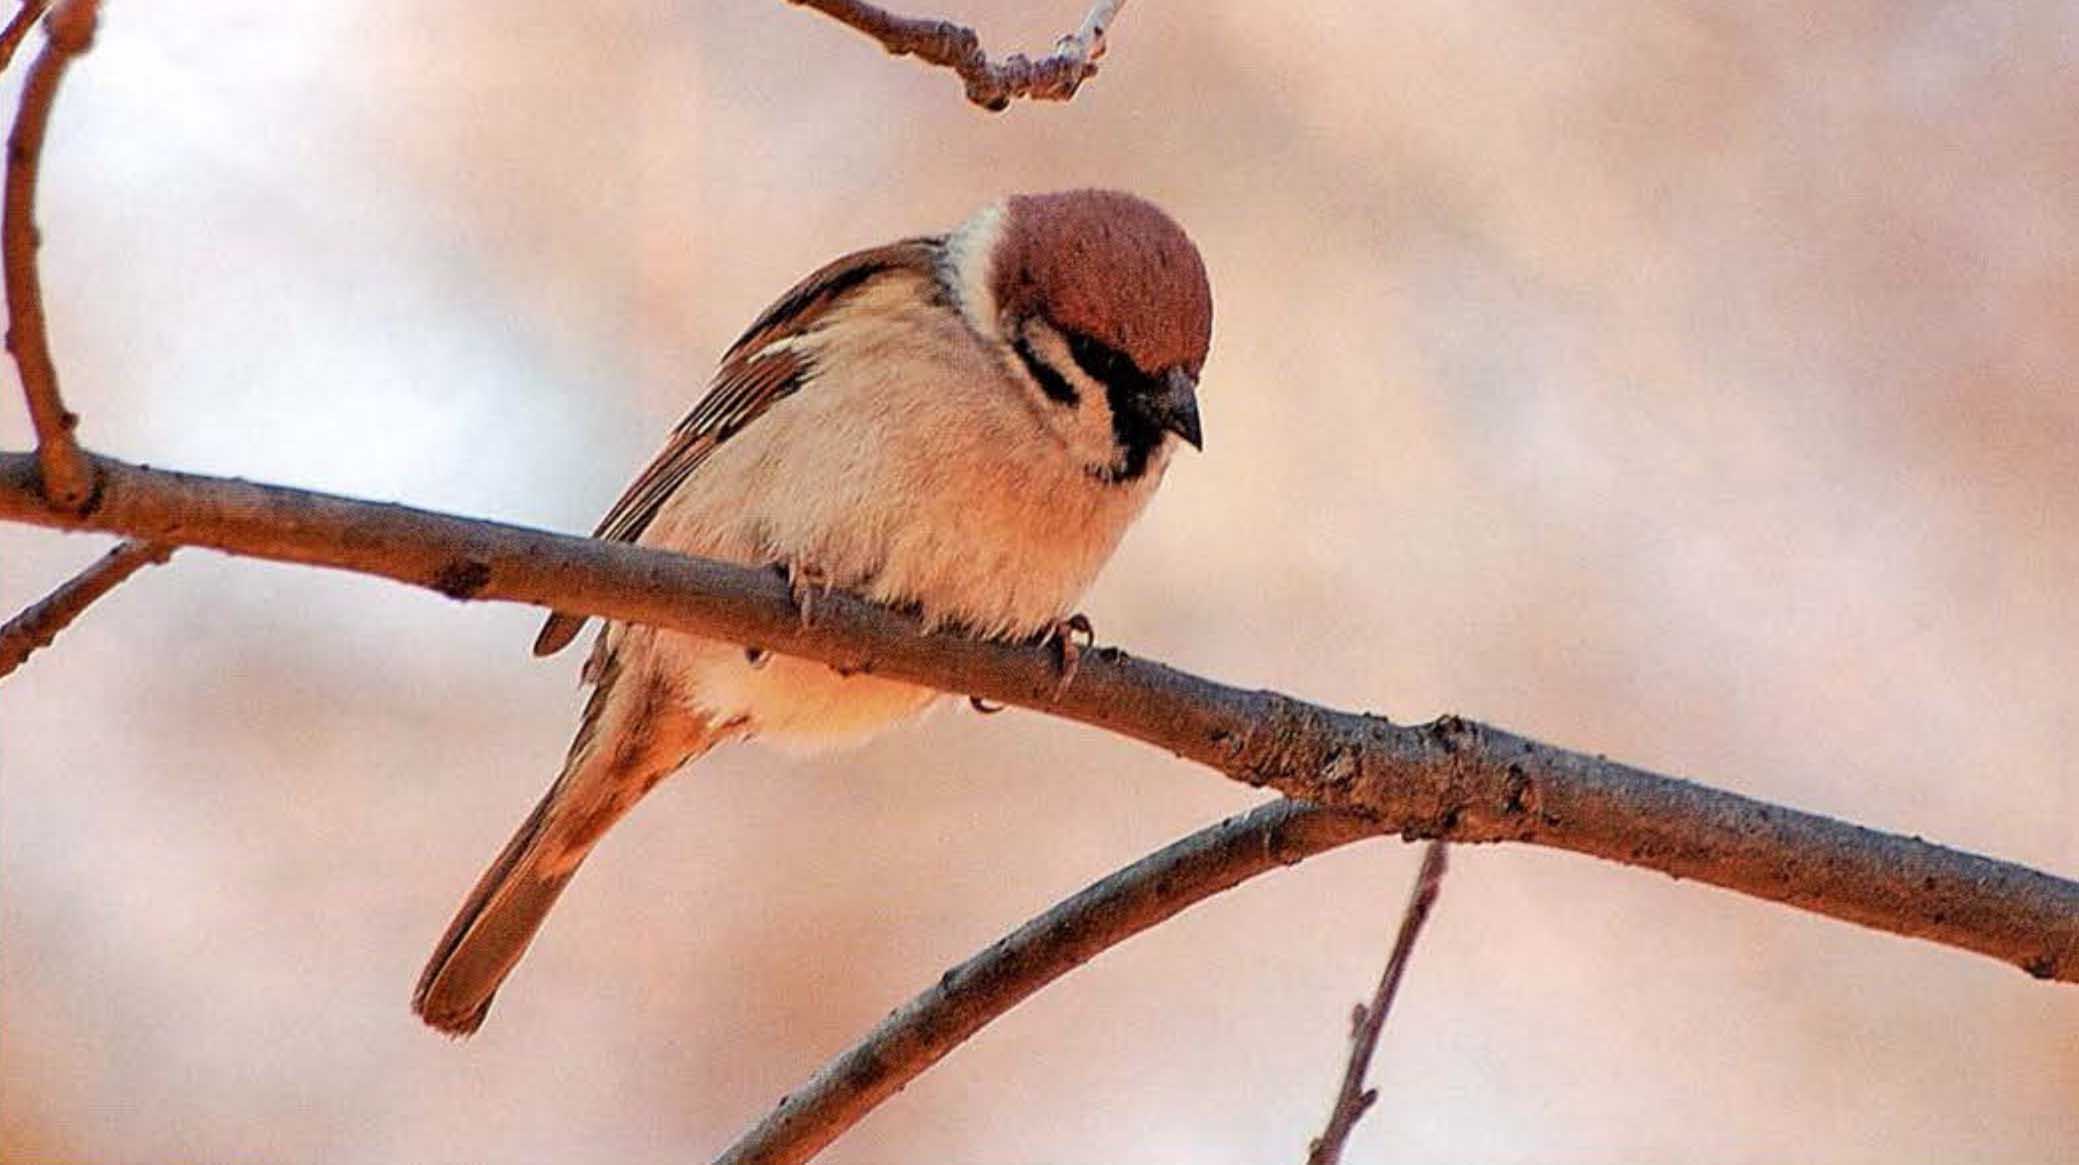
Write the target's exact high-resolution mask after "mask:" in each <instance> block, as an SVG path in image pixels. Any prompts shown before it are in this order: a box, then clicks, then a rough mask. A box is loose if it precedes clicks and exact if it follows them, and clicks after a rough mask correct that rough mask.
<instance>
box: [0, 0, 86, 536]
mask: <svg viewBox="0 0 2079 1165" xmlns="http://www.w3.org/2000/svg"><path fill="white" fill-rule="evenodd" d="M27 10H28V9H27V8H26V7H24V9H23V11H24V12H26V11H27ZM99 14H100V5H99V3H98V0H65V3H63V4H61V5H60V6H59V7H58V10H57V11H56V12H53V13H52V14H51V17H50V19H49V20H47V21H45V22H44V28H45V30H46V31H47V33H48V34H49V39H48V40H46V41H45V42H44V45H43V51H42V52H41V53H39V54H37V57H36V63H35V64H33V65H30V66H29V79H28V80H27V81H26V82H24V83H23V86H22V103H21V107H20V108H19V109H18V110H16V112H15V120H14V131H13V132H12V133H10V134H9V135H8V138H7V192H6V205H5V208H4V209H0V265H4V270H5V279H6V286H7V350H8V351H10V352H12V353H14V360H15V363H16V364H17V365H19V366H20V367H21V370H22V391H23V392H24V393H25V394H26V395H27V396H28V398H29V420H30V422H31V423H32V424H33V425H35V427H36V455H37V458H38V459H39V461H40V462H41V464H42V469H43V477H42V482H41V488H42V492H43V495H44V496H45V497H46V498H48V499H49V500H50V503H51V505H53V506H56V507H58V508H59V509H63V510H72V511H77V510H79V509H81V508H83V507H84V506H86V504H87V501H88V498H89V496H90V495H91V494H92V493H93V488H94V479H93V476H92V474H91V471H90V469H89V466H88V464H87V460H86V458H85V457H83V456H82V455H81V454H80V449H79V443H78V441H76V440H75V439H74V438H73V435H72V429H73V426H74V425H76V424H78V423H79V418H78V417H76V416H74V415H73V414H72V413H70V412H67V411H66V409H65V401H64V398H62V397H61V396H59V395H58V369H57V365H55V364H53V363H52V362H51V348H50V337H49V336H48V335H47V334H46V332H45V329H44V322H43V280H42V277H41V276H40V275H38V274H37V270H36V247H37V242H38V239H37V233H36V170H37V165H38V163H39V162H40V161H41V159H42V155H43V138H44V131H45V130H46V129H48V128H49V126H50V120H51V105H52V103H53V102H55V101H56V100H57V98H58V82H59V81H60V80H63V79H64V76H65V66H66V65H69V64H71V63H72V58H74V57H76V56H78V55H79V54H81V53H83V52H86V51H87V49H89V48H90V47H92V46H93V43H94V25H95V22H96V20H97V19H98V17H99ZM16 19H17V20H19V19H20V16H19V15H17V17H16ZM9 31H10V32H12V31H13V28H12V27H11V26H10V28H9ZM16 39H17V40H19V39H20V38H19V36H17V38H16ZM10 51H12V49H11V48H10Z"/></svg>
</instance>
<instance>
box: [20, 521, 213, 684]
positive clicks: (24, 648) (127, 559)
mask: <svg viewBox="0 0 2079 1165" xmlns="http://www.w3.org/2000/svg"><path fill="white" fill-rule="evenodd" d="M172 553H173V548H172V547H170V546H157V545H154V544H152V543H150V542H136V541H130V542H124V543H122V544H121V545H119V546H117V547H116V548H115V549H113V550H111V551H109V552H108V553H107V554H104V555H102V556H101V557H100V558H98V559H96V560H95V562H94V564H93V565H92V566H89V567H87V568H86V569H85V570H83V571H80V572H79V573H78V574H76V575H74V576H72V578H71V579H69V580H67V581H66V583H65V584H64V585H63V586H60V587H59V588H58V589H57V590H54V591H52V592H51V593H50V594H49V595H47V596H45V597H44V598H42V599H40V600H38V601H36V602H34V603H31V604H30V605H29V606H28V607H27V608H25V609H23V611H22V613H21V614H19V615H16V616H15V617H14V618H12V619H9V620H8V621H7V623H6V625H5V626H0V678H4V677H6V676H8V675H11V674H13V672H14V669H16V668H18V667H20V666H22V664H23V662H24V661H26V660H27V659H28V658H29V656H30V655H32V654H34V653H35V652H36V650H37V649H38V648H42V647H49V646H50V642H51V640H53V639H55V638H57V635H58V632H60V631H63V630H64V629H65V628H67V627H70V626H71V625H72V621H73V620H74V619H77V618H79V617H80V614H81V613H82V612H84V611H85V610H86V609H87V608H88V607H89V606H91V605H92V604H93V602H94V600H96V599H98V598H100V597H101V596H103V595H105V594H107V593H108V592H110V591H112V590H114V589H116V587H117V586H119V585H121V583H122V581H123V580H124V579H126V578H129V577H130V576H131V575H133V574H136V573H137V572H138V571H140V570H142V569H144V568H145V567H147V566H150V565H152V564H153V563H158V562H164V561H166V559H167V557H168V556H169V555H171V554H172Z"/></svg>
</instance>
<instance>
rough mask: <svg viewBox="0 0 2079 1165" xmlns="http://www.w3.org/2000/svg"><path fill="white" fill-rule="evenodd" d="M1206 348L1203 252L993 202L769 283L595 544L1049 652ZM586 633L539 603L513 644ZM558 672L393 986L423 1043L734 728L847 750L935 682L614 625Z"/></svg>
mask: <svg viewBox="0 0 2079 1165" xmlns="http://www.w3.org/2000/svg"><path fill="white" fill-rule="evenodd" d="M1211 340H1212V289H1211V286H1210V284H1209V282H1208V278H1207V274H1206V268H1205V264H1204V261H1203V259H1202V258H1201V256H1200V254H1199V251H1198V248H1197V246H1196V245H1195V244H1194V243H1193V242H1192V241H1191V239H1190V237H1189V236H1188V235H1187V234H1186V233H1185V231H1184V229H1183V228H1182V227H1181V226H1179V225H1178V224H1177V222H1176V221H1175V220H1174V219H1173V218H1171V217H1170V216H1169V215H1168V214H1167V213H1166V212H1164V211H1163V210H1162V209H1160V208H1159V207H1157V206H1156V205H1155V204H1153V203H1152V202H1149V201H1147V200H1145V199H1143V198H1141V197H1139V196H1137V195H1133V194H1129V193H1125V192H1121V191H1114V190H1099V189H1080V190H1069V191H1061V192H1053V193H1041V194H1018V195H1012V196H1010V197H1007V198H1004V199H1001V200H999V201H997V202H994V203H992V204H990V205H988V206H986V207H984V208H982V209H981V210H979V211H976V212H975V213H974V214H972V215H971V216H970V217H969V218H967V219H966V221H964V222H963V223H961V224H960V225H959V226H958V227H956V228H954V229H953V230H951V231H949V232H946V233H944V234H939V235H929V236H919V237H914V238H907V239H903V240H900V241H898V242H893V243H888V244H886V245H883V246H877V247H871V248H868V249H865V250H861V251H856V252H853V253H851V254H847V255H845V256H843V257H842V258H839V259H837V260H835V261H833V262H831V263H829V264H827V265H825V266H823V267H822V268H820V269H818V270H816V271H815V272H814V273H812V274H810V275H809V276H808V277H807V278H805V279H803V280H802V281H801V282H800V283H798V284H796V285H795V286H794V287H793V288H792V289H790V290H789V291H787V292H786V293H785V294H784V295H782V296H781V297H780V298H779V299H778V300H777V301H776V302H775V303H773V304H772V306H771V307H769V308H767V309H766V310H765V311H764V312H763V313H762V314H760V315H759V316H758V317H757V318H756V319H755V321H754V322H753V323H752V324H751V326H750V327H749V329H747V330H746V331H745V332H744V333H743V335H742V337H741V338H739V339H738V340H737V341H736V342H735V343H734V344H733V345H731V346H730V347H729V349H728V350H727V351H726V352H725V353H724V354H723V357H722V359H721V361H720V364H719V367H718V369H717V371H716V374H715V376H714V378H713V380H712V381H711V382H710V384H709V387H708V390H707V392H706V394H705V395H704V396H703V397H702V398H701V399H700V401H699V402H698V403H697V404H696V405H695V406H694V408H693V410H692V411H691V412H690V413H688V414H687V415H686V417H685V419H684V420H683V421H681V422H680V423H679V425H678V426H677V427H676V428H675V429H674V430H673V431H672V433H671V435H670V437H669V439H668V440H667V441H666V443H665V445H664V448H663V450H662V451H661V452H660V453H658V454H657V456H656V458H655V459H654V460H653V461H651V462H650V464H649V466H648V467H647V468H645V469H644V470H643V471H642V473H641V474H640V475H639V476H637V477H636V478H635V480H634V482H633V483H632V484H630V485H629V486H628V488H627V490H626V491H625V492H624V493H623V494H622V495H621V497H620V499H619V500H618V501H617V502H615V503H614V505H613V507H612V509H610V510H609V511H608V512H607V515H606V517H605V518H604V519H603V520H602V521H601V522H600V524H599V527H598V529H597V531H596V532H595V534H594V537H596V538H601V539H607V540H612V541H621V542H633V543H635V544H638V545H642V546H648V547H655V548H659V549H665V550H672V551H677V552H680V553H684V554H691V555H698V556H702V557H707V558H712V559H719V560H723V561H728V562H734V563H739V564H743V565H750V566H769V567H773V568H775V569H779V570H784V571H786V572H787V573H788V576H789V578H790V579H792V580H793V581H794V584H795V589H794V593H795V594H796V596H797V603H798V604H800V605H801V608H802V611H803V613H804V615H805V616H806V615H807V614H808V612H809V610H810V609H811V608H810V603H811V602H812V596H813V594H814V593H815V590H816V589H819V588H821V589H836V590H841V591H844V592H846V593H848V594H852V595H856V596H858V597H861V598H864V599H867V600H869V601H872V602H877V603H882V604H886V605H889V606H893V607H898V608H902V609H907V610H911V611H914V612H915V613H916V614H917V615H918V616H919V617H920V618H921V619H922V621H923V623H924V625H925V626H926V627H927V628H948V629H955V628H957V629H959V630H960V631H963V632H965V633H969V634H974V635H979V636H984V637H991V638H997V639H1006V640H1030V641H1040V640H1044V639H1046V638H1048V637H1049V636H1058V637H1060V641H1061V643H1062V644H1063V646H1064V648H1066V647H1067V646H1068V645H1069V644H1070V642H1071V641H1070V640H1069V639H1068V638H1067V636H1068V635H1069V634H1070V630H1069V628H1070V626H1071V625H1072V624H1075V623H1077V622H1078V621H1080V620H1081V616H1080V615H1076V616H1075V617H1074V619H1071V618H1070V616H1071V613H1072V612H1073V609H1074V607H1075V605H1076V603H1077V602H1078V601H1079V600H1080V598H1081V596H1082V595H1083V593H1084V591H1085V590H1086V589H1087V588H1088V587H1089V585H1090V584H1091V582H1092V581H1093V580H1094V579H1095V578H1096V576H1097V574H1098V571H1099V569H1100V568H1101V567H1102V566H1103V565H1104V563H1105V561H1106V560H1107V559H1108V558H1110V557H1111V555H1112V553H1113V551H1114V549H1115V548H1116V547H1117V546H1118V544H1119V542H1120V539H1121V537H1122V536H1123V535H1124V533H1125V531H1126V529H1127V527H1128V526H1129V525H1131V524H1132V523H1133V521H1134V520H1135V519H1136V518H1137V517H1138V516H1139V515H1140V513H1141V512H1142V510H1143V508H1144V507H1145V506H1146V505H1147V503H1148V501H1149V499H1150V497H1151V496H1152V495H1153V493H1154V492H1155V489H1156V487H1157V486H1158V485H1159V484H1160V483H1161V481H1162V478H1163V475H1164V472H1165V470H1166V469H1167V467H1168V465H1169V463H1170V459H1171V457H1172V455H1173V454H1174V453H1175V451H1176V448H1177V446H1178V444H1179V443H1188V444H1189V445H1191V446H1192V447H1193V448H1194V449H1200V450H1202V449H1203V448H1204V439H1203V436H1202V433H1201V431H1200V419H1199V408H1198V382H1199V378H1200V375H1201V372H1202V369H1203V367H1204V364H1205V361H1206V356H1207V352H1208V349H1209V347H1210V344H1211ZM585 622H586V620H585V618H584V617H583V616H580V615H573V614H566V613H560V612H559V613H554V614H552V615H550V617H549V619H548V621H547V623H546V624H545V625H544V626H543V627H542V630H541V633H540V635H539V637H538V638H537V639H536V640H535V643H534V651H535V654H536V655H540V656H546V655H551V654H554V653H555V652H557V651H560V650H562V649H563V648H564V647H566V646H568V645H569V644H570V643H571V642H572V641H573V640H574V639H575V638H576V637H577V635H578V633H579V632H580V630H581V629H582V628H583V626H584V623H585ZM1080 625H1081V626H1082V627H1083V628H1085V629H1087V623H1081V624H1080ZM1071 662H1072V661H1071ZM582 678H583V682H584V683H585V684H586V685H588V686H589V689H590V690H589V694H588V695H587V696H586V698H585V703H584V708H583V712H582V714H581V716H580V719H579V722H578V727H577V731H576V733H575V736H574V738H573V739H572V741H571V744H570V748H569V751H568V753H567V754H566V756H565V759H564V762H563V767H562V770H561V772H560V774H559V775H558V776H557V778H556V780H555V783H554V784H553V785H551V786H550V788H549V790H548V792H547V794H546V795H545V796H544V797H543V798H542V799H541V802H540V803H539V804H538V805H536V807H535V808H534V811H533V812H532V813H531V814H529V815H528V817H527V818H526V820H525V821H524V822H522V824H521V825H520V827H519V829H518V831H517V832H516V833H514V835H513V837H512V839H511V840H510V841H509V842H507V843H506V846H505V848H504V849H503V850H502V851H500V853H499V854H498V856H497V857H496V859H494V860H493V861H492V863H491V865H490V867H489V869H487V870H486V871H485V872H484V874H483V876H482V878H481V879H479V880H478V882H477V884H476V886H475V888H474V889H473V890H471V891H470V893H469V895H468V897H467V898H466V899H465V900H464V902H463V904H462V906H461V908H460V910H459V911H458V912H457V913H456V915H455V918H454V921H453V922H452V923H451V924H450V925H449V926H448V929H447V931H446V933H445V934H443V935H442V937H441V939H440V941H439V943H438V944H437V945H436V947H435V948H434V952H433V955H432V958H431V959H430V960H429V961H428V962H427V964H426V968H425V971H424V973H423V974H422V975H421V976H420V978H419V981H418V985H417V988H416V990H415V991H414V992H413V995H412V1009H413V1011H414V1012H416V1013H417V1014H418V1016H419V1017H420V1018H421V1019H423V1020H424V1021H425V1022H426V1023H427V1024H428V1025H430V1026H432V1027H433V1028H435V1029H438V1030H440V1031H443V1032H445V1033H447V1034H449V1035H452V1036H458V1037H459V1036H465V1035H468V1034H470V1033H473V1032H475V1031H476V1030H477V1029H478V1028H479V1027H480V1026H481V1025H482V1023H483V1022H484V1017H485V1015H486V1014H487V1013H488V1011H489V1010H490V1006H491V1002H492V998H493V996H494V995H495V994H496V993H497V991H498V989H499V987H500V985H501V984H502V983H503V982H504V980H505V978H506V976H507V975H508V974H509V973H511V971H512V970H513V968H514V966H515V965H516V964H517V963H518V961H519V959H520V957H521V955H523V954H524V953H525V951H526V949H527V947H528V945H529V944H530V943H531V942H532V941H533V939H534V936H535V934H536V932H537V931H538V930H539V928H540V926H541V924H542V920H543V919H544V917H545V916H546V915H547V913H548V911H549V909H550V907H551V906H553V905H554V904H555V902H556V899H557V897H558V896H559V895H560V894H561V893H562V892H563V889H564V887H565V886H566V885H568V884H569V882H570V879H571V876H572V875H573V874H574V873H575V872H576V871H577V868H578V865H579V863H581V862H582V861H584V859H585V857H586V855H587V854H589V853H590V852H591V850H592V848H593V846H594V845H595V844H597V842H598V841H599V839H600V837H601V836H602V835H603V834H604V833H605V832H606V831H607V829H608V828H609V827H611V826H612V825H613V824H614V823H615V822H616V821H618V820H619V819H620V818H621V817H622V816H623V815H624V814H626V813H627V812H628V811H629V810H630V809H632V808H633V807H634V806H635V804H636V803H637V802H638V801H640V800H641V799H642V797H643V796H644V795H645V794H647V793H648V792H649V791H650V790H651V789H652V788H654V787H655V786H656V785H657V784H658V783H659V782H660V781H662V780H663V779H664V778H665V777H666V776H669V775H670V774H671V773H673V772H675V771H677V770H678V769H679V768H680V767H681V766H683V765H685V764H686V763H687V762H689V761H692V760H694V759H695V758H698V757H700V756H702V755H704V754H705V753H707V752H708V751H709V750H710V749H713V748H714V747H716V746H717V745H721V744H726V743H734V742H739V741H745V740H750V739H754V738H755V739H757V740H760V741H761V742H769V743H774V744H777V745H779V746H780V747H782V748H789V749H795V750H808V751H813V750H817V749H826V748H833V747H841V746H844V745H847V744H852V743H856V742H859V741H862V740H864V739H866V738H867V737H869V736H872V735H874V734H875V733H877V732H879V731H881V730H883V729H885V728H887V727H889V726H891V725H893V724H896V723H898V722H900V721H903V720H905V719H908V718H910V717H912V716H914V715H916V714H917V713H919V712H921V711H923V710H924V709H925V707H927V706H928V705H930V704H931V703H932V702H933V701H935V700H937V699H939V698H940V696H941V695H942V694H941V693H939V692H937V691H934V690H932V689H929V688H924V687H919V686H915V685H912V684H907V683H901V682H898V681H894V680H889V679H885V678H881V677H876V676H871V675H862V674H854V675H840V674H838V673H837V672H836V671H834V670H832V669H831V668H829V667H827V666H826V665H824V664H821V663H816V662H813V661H809V660H802V659H798V658H793V657H788V656H783V655H777V654H768V653H765V652H763V651H760V650H757V649H755V648H746V647H744V646H742V645H739V644H731V643H724V642H721V641H718V640H712V639H707V638H702V637H699V636H693V635H687V634H683V633H680V632H676V631H669V630H664V629H660V628H655V627H648V626H642V625H637V624H630V623H621V622H615V621H608V622H606V623H605V624H604V626H603V627H602V628H601V630H600V631H599V633H598V635H597V637H596V638H595V640H594V642H593V647H592V651H591V654H590V656H589V657H588V659H587V661H586V663H585V665H584V668H583V672H582ZM978 706H979V705H978Z"/></svg>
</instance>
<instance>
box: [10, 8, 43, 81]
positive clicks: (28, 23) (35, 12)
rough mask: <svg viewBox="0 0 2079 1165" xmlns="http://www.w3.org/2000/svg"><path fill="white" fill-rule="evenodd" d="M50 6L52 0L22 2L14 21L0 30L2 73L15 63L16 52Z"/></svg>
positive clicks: (16, 11)
mask: <svg viewBox="0 0 2079 1165" xmlns="http://www.w3.org/2000/svg"><path fill="white" fill-rule="evenodd" d="M50 6H51V0H22V6H21V7H20V8H17V9H16V10H15V13H14V19H12V20H9V21H8V22H7V27H6V28H0V73H4V72H6V71H7V66H8V65H10V64H12V63H13V62H14V51H15V50H16V49H18V48H20V47H22V39H23V38H24V37H26V36H28V35H29V30H30V29H31V28H33V27H35V25H36V21H37V20H38V19H39V18H40V17H42V16H43V13H44V10H45V9H47V8H49V7H50Z"/></svg>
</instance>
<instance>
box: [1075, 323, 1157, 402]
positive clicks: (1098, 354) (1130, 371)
mask: <svg viewBox="0 0 2079 1165" xmlns="http://www.w3.org/2000/svg"><path fill="white" fill-rule="evenodd" d="M1068 354H1069V355H1070V356H1073V357H1074V358H1075V361H1076V366H1077V367H1079V368H1081V369H1082V370H1083V375H1085V376H1088V377H1089V378H1090V379H1092V380H1094V381H1096V382H1097V383H1099V384H1102V385H1104V386H1105V387H1106V388H1107V389H1110V390H1111V391H1112V392H1114V393H1120V392H1125V393H1139V392H1153V391H1155V390H1157V389H1158V388H1159V387H1160V386H1159V385H1157V384H1155V382H1154V377H1151V376H1148V375H1147V374H1145V373H1143V372H1142V371H1141V370H1140V369H1138V368H1136V367H1134V365H1133V361H1132V360H1130V359H1128V358H1127V356H1126V353H1124V352H1121V351H1119V350H1118V349H1117V348H1114V347H1112V346H1111V345H1110V344H1107V343H1105V342H1104V341H1102V340H1093V339H1091V338H1090V337H1089V336H1085V335H1083V334H1082V333H1080V332H1069V333H1068Z"/></svg>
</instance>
